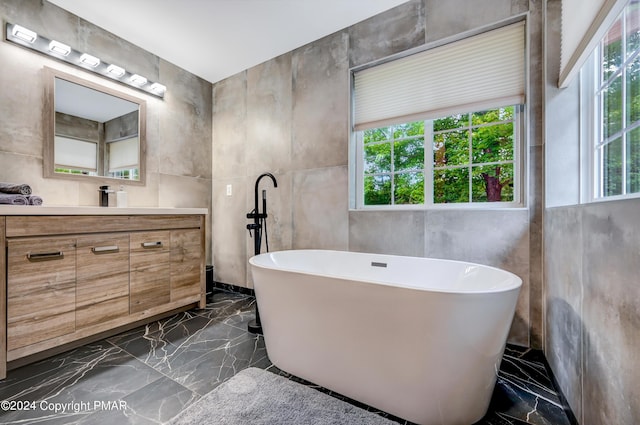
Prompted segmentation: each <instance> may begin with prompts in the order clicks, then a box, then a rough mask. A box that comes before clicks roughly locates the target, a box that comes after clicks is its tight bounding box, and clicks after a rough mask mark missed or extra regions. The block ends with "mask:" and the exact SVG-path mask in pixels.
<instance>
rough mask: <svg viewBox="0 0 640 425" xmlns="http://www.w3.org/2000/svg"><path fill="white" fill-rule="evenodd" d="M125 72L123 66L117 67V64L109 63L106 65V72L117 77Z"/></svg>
mask: <svg viewBox="0 0 640 425" xmlns="http://www.w3.org/2000/svg"><path fill="white" fill-rule="evenodd" d="M126 73H127V71H126V70H125V69H124V68H122V67H119V66H118V65H114V64H111V65H109V66H108V67H107V74H111V75H113V76H114V77H117V78H120V77H122V76H123V75H124V74H126Z"/></svg>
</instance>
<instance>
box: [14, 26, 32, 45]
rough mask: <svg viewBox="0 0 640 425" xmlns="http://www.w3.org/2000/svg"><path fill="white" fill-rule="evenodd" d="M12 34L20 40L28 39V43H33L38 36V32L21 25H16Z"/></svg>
mask: <svg viewBox="0 0 640 425" xmlns="http://www.w3.org/2000/svg"><path fill="white" fill-rule="evenodd" d="M11 34H12V35H13V36H14V37H16V38H19V39H20V40H23V41H26V42H27V43H33V42H34V41H36V40H37V38H38V34H36V33H35V32H34V31H31V30H30V29H27V28H25V27H21V26H20V25H14V26H13V28H12V30H11Z"/></svg>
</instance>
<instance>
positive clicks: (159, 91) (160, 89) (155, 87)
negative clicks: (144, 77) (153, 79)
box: [149, 83, 167, 96]
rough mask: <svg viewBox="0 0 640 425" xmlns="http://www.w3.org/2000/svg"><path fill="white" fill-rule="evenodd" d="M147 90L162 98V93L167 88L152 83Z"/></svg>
mask: <svg viewBox="0 0 640 425" xmlns="http://www.w3.org/2000/svg"><path fill="white" fill-rule="evenodd" d="M149 90H151V91H153V92H154V93H157V94H158V95H159V96H164V92H166V91H167V87H166V86H163V85H162V84H160V83H153V84H151V87H149Z"/></svg>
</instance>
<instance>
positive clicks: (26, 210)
mask: <svg viewBox="0 0 640 425" xmlns="http://www.w3.org/2000/svg"><path fill="white" fill-rule="evenodd" d="M208 212H209V211H208V209H207V208H164V207H128V208H116V207H81V206H78V207H73V206H71V207H66V206H35V205H0V216H3V215H182V214H184V215H206V214H208Z"/></svg>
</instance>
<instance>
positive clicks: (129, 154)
mask: <svg viewBox="0 0 640 425" xmlns="http://www.w3.org/2000/svg"><path fill="white" fill-rule="evenodd" d="M139 145H140V144H139V139H138V137H137V136H136V137H131V138H128V139H124V140H118V141H117V142H109V143H108V144H107V146H108V148H109V167H108V168H109V172H110V173H112V172H114V171H120V170H124V169H129V168H137V167H138V162H139V161H138V152H139V149H138V146H139Z"/></svg>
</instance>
